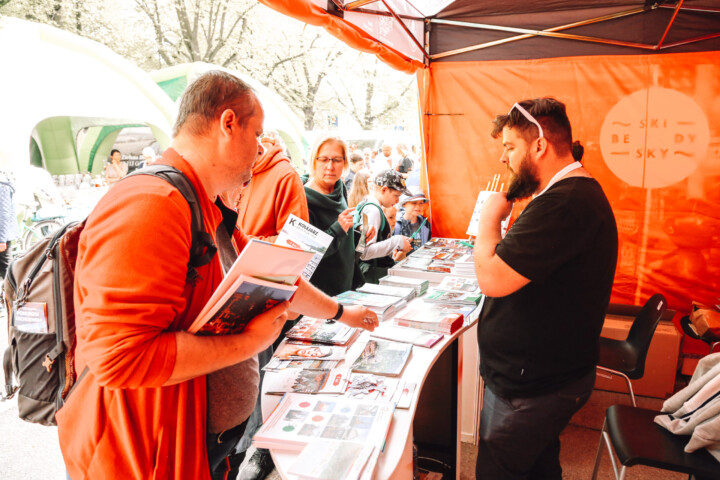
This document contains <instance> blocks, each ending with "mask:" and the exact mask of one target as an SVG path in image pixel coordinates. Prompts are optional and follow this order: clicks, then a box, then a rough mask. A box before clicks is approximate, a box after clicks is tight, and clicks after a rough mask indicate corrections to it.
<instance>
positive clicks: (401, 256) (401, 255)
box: [392, 250, 406, 262]
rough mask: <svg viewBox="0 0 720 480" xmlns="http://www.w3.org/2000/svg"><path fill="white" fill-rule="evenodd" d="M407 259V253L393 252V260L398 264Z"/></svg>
mask: <svg viewBox="0 0 720 480" xmlns="http://www.w3.org/2000/svg"><path fill="white" fill-rule="evenodd" d="M405 257H406V255H405V252H402V251H400V250H393V253H392V259H393V260H395V261H396V262H399V261H400V260H402V259H404V258H405Z"/></svg>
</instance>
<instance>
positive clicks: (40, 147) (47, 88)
mask: <svg viewBox="0 0 720 480" xmlns="http://www.w3.org/2000/svg"><path fill="white" fill-rule="evenodd" d="M0 65H2V66H3V75H0V105H2V115H0V168H16V167H18V168H20V167H22V166H24V165H28V164H32V165H36V166H40V167H43V168H45V169H47V170H48V171H49V172H50V173H52V174H66V173H77V172H86V171H91V172H93V173H99V172H101V171H102V169H103V166H104V161H105V159H106V158H107V156H108V154H109V152H110V149H111V148H112V146H113V145H114V143H115V140H116V138H117V136H118V134H119V133H120V131H121V130H122V129H123V128H127V127H138V126H142V127H148V128H149V129H150V131H152V135H153V136H154V137H155V139H156V140H157V142H158V144H159V147H160V148H161V149H164V148H166V147H167V146H168V145H169V142H170V132H171V125H172V123H173V121H174V119H175V115H176V107H175V105H174V104H173V102H172V101H171V100H170V99H169V98H168V97H167V95H166V94H165V93H164V92H163V90H162V89H161V88H160V87H158V86H157V84H155V83H154V82H153V81H152V79H150V78H149V77H148V75H147V74H146V73H145V72H143V71H142V70H140V69H139V68H138V67H136V66H134V65H133V64H132V63H130V62H129V61H127V60H125V59H124V58H123V57H121V56H120V55H118V54H116V53H115V52H113V51H112V50H110V49H109V48H107V47H105V46H104V45H101V44H99V43H97V42H94V41H92V40H88V39H86V38H83V37H79V36H77V35H73V34H71V33H68V32H65V31H62V30H59V29H56V28H53V27H50V26H47V25H42V24H37V23H31V22H26V21H23V20H19V19H16V18H10V17H3V16H0Z"/></svg>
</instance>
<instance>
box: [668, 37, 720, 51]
mask: <svg viewBox="0 0 720 480" xmlns="http://www.w3.org/2000/svg"><path fill="white" fill-rule="evenodd" d="M717 37H720V33H711V34H708V35H703V36H702V37H695V38H688V39H686V40H678V41H677V42H672V43H666V44H665V45H663V46H662V47H660V50H664V49H666V48H672V47H677V46H679V45H687V44H688V43H694V42H702V41H703V40H710V39H711V38H717Z"/></svg>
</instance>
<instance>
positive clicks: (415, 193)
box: [400, 188, 430, 206]
mask: <svg viewBox="0 0 720 480" xmlns="http://www.w3.org/2000/svg"><path fill="white" fill-rule="evenodd" d="M409 190H410V193H411V195H403V196H402V197H400V206H403V205H405V204H406V203H407V202H418V201H422V202H425V203H427V202H429V201H430V199H429V198H427V197H426V196H425V194H424V193H423V191H422V190H420V189H419V188H410V189H409Z"/></svg>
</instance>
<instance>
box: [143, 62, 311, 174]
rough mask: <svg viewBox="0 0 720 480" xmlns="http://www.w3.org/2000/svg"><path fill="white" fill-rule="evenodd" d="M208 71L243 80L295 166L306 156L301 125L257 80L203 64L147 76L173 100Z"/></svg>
mask: <svg viewBox="0 0 720 480" xmlns="http://www.w3.org/2000/svg"><path fill="white" fill-rule="evenodd" d="M209 70H222V71H225V72H228V73H230V74H232V75H235V76H236V77H238V78H240V79H242V80H243V81H244V82H245V83H247V84H248V85H250V86H251V87H252V88H253V90H255V92H256V93H257V95H258V97H259V99H260V103H261V104H262V106H263V110H264V111H265V130H266V131H275V132H277V133H278V134H279V135H280V137H281V138H282V140H283V142H284V143H285V146H286V147H287V150H288V153H289V155H290V158H291V159H292V161H293V163H294V164H295V165H297V166H298V167H302V165H303V162H302V159H303V158H304V157H305V156H306V152H307V149H308V145H307V142H306V141H305V139H304V138H303V124H302V122H301V121H300V119H299V118H298V116H297V115H295V113H293V111H292V110H290V107H289V106H288V105H287V104H286V103H285V102H284V101H283V100H282V99H281V98H280V96H279V95H278V94H276V93H275V92H273V91H272V90H270V89H269V88H267V87H266V86H264V85H263V84H261V83H260V82H258V81H257V80H255V79H253V78H251V77H249V76H247V75H244V74H242V73H239V72H237V71H234V70H229V69H227V68H224V67H221V66H219V65H212V64H209V63H204V62H194V63H183V64H181V65H175V66H172V67H167V68H163V69H161V70H156V71H154V72H151V73H150V77H151V78H152V79H153V80H155V81H156V82H157V83H158V85H160V86H161V87H162V88H163V90H165V92H166V93H167V94H168V95H169V96H170V98H172V99H173V100H175V101H179V99H180V96H181V95H182V92H184V91H185V88H186V87H187V86H188V85H189V84H190V83H192V81H193V80H195V79H196V78H197V77H199V76H200V75H202V74H203V73H205V72H207V71H209Z"/></svg>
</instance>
